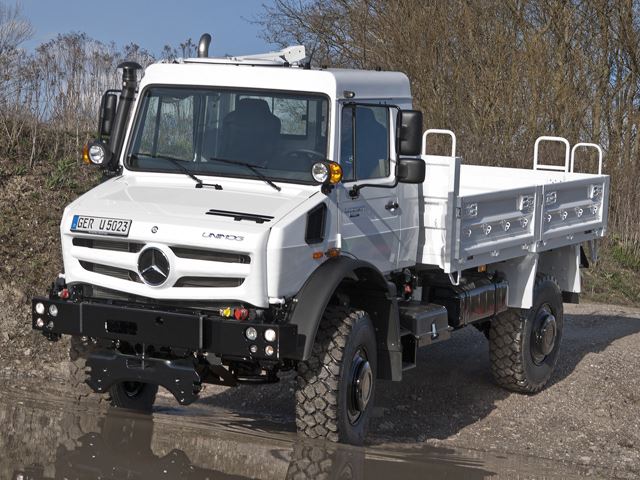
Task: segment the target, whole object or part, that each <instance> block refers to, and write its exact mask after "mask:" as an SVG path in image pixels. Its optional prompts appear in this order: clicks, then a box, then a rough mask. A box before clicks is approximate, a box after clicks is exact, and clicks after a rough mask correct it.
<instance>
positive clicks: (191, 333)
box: [31, 297, 298, 360]
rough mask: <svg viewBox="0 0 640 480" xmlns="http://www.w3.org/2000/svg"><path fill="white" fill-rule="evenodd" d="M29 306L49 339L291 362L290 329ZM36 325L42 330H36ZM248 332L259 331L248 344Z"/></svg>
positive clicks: (130, 310)
mask: <svg viewBox="0 0 640 480" xmlns="http://www.w3.org/2000/svg"><path fill="white" fill-rule="evenodd" d="M38 303H41V304H42V305H43V306H44V310H45V311H44V314H42V315H41V314H38V312H37V310H36V305H37V304H38ZM52 305H55V307H56V308H57V315H55V316H54V315H52V314H51V310H50V309H51V306H52ZM31 307H32V308H31V312H32V327H33V329H34V330H38V331H41V332H42V333H43V334H45V335H47V336H49V337H55V336H58V335H78V336H85V337H92V338H98V339H106V340H113V341H116V340H120V341H123V342H127V343H129V344H131V345H137V344H140V345H146V346H149V345H153V346H154V347H167V348H180V349H185V350H189V351H202V352H210V353H214V354H216V355H220V356H233V357H242V358H253V359H261V360H262V359H265V360H269V359H284V358H288V359H292V358H295V357H296V345H297V342H298V332H297V327H296V326H295V325H277V324H265V323H252V322H246V321H245V322H241V321H236V320H227V319H225V318H222V317H219V316H215V315H209V314H201V313H197V312H193V313H190V312H184V311H183V312H174V311H168V310H162V309H155V308H144V307H141V306H132V305H111V304H106V303H99V302H91V301H83V302H72V301H67V300H58V299H50V298H47V297H37V298H34V299H33V300H32V305H31ZM39 320H40V321H39ZM39 324H40V325H43V326H42V327H39ZM249 327H253V328H255V329H256V330H257V332H258V335H257V338H256V339H255V340H253V341H250V340H248V339H247V338H246V335H245V333H246V331H247V329H248V328H249ZM267 329H272V330H274V331H275V333H276V339H275V341H273V342H267V341H266V340H265V336H264V333H265V331H266V330H267ZM254 345H255V347H254V349H255V350H256V351H255V353H252V352H251V350H250V348H251V347H252V346H254ZM267 346H271V347H273V350H274V352H273V354H272V355H267V354H266V353H265V349H266V348H267Z"/></svg>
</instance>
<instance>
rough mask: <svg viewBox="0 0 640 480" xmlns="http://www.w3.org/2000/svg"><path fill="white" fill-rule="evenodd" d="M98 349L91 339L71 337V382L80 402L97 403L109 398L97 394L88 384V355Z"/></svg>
mask: <svg viewBox="0 0 640 480" xmlns="http://www.w3.org/2000/svg"><path fill="white" fill-rule="evenodd" d="M95 349H96V346H95V344H93V342H91V340H88V339H85V340H83V339H82V337H71V342H70V345H69V364H68V366H69V384H70V387H71V391H72V392H74V396H75V398H76V400H77V401H78V402H85V401H95V403H106V402H108V398H105V396H104V395H98V394H96V393H95V392H94V391H93V390H92V389H91V387H90V386H89V385H87V383H86V380H87V373H86V370H87V366H86V362H87V357H88V356H89V355H90V354H91V353H92V352H93V351H94V350H95Z"/></svg>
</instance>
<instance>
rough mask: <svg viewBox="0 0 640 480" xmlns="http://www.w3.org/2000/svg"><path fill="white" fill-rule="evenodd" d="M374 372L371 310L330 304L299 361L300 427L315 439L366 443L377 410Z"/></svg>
mask: <svg viewBox="0 0 640 480" xmlns="http://www.w3.org/2000/svg"><path fill="white" fill-rule="evenodd" d="M376 373H377V362H376V338H375V332H374V329H373V324H372V323H371V320H370V318H369V315H368V314H367V313H366V312H364V311H362V310H349V309H347V308H344V307H334V306H331V307H327V310H326V311H325V313H324V315H323V318H322V321H321V323H320V327H319V328H318V333H317V335H316V341H315V344H314V347H313V351H312V354H311V358H309V360H307V361H306V362H300V363H299V364H298V379H297V390H296V403H297V405H296V425H297V427H298V431H299V432H301V433H302V434H304V435H306V436H308V437H311V438H326V439H328V440H330V441H334V442H337V441H340V442H344V443H350V444H354V445H360V444H362V443H363V442H364V439H365V436H366V433H367V430H368V427H369V422H370V419H371V411H372V410H373V397H374V393H375V379H376Z"/></svg>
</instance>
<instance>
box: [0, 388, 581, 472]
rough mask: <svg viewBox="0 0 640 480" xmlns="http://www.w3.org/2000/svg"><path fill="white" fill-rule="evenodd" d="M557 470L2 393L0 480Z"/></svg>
mask: <svg viewBox="0 0 640 480" xmlns="http://www.w3.org/2000/svg"><path fill="white" fill-rule="evenodd" d="M561 467H562V466H561V465H549V464H544V463H541V462H540V461H538V460H533V459H513V458H508V457H500V456H488V455H487V454H482V453H479V452H477V451H466V452H461V451H456V450H449V449H434V448H428V449H426V448H424V447H416V446H415V445H413V446H412V445H404V446H403V445H394V446H376V447H375V448H364V449H363V448H354V447H348V446H338V445H334V444H327V443H323V442H306V441H301V439H300V438H298V437H296V435H295V433H294V432H293V431H292V426H291V425H289V424H286V423H283V422H282V421H280V420H278V419H273V418H253V419H252V418H246V417H241V416H238V415H236V414H234V413H232V412H229V411H221V410H214V409H209V410H206V411H204V410H202V409H198V408H195V409H180V408H169V407H161V408H159V409H156V411H155V412H154V415H153V416H152V417H151V416H142V415H137V414H133V413H128V412H124V411H121V410H97V409H96V410H92V409H87V408H86V407H85V408H83V409H79V408H77V407H74V406H73V404H72V403H71V402H69V401H66V400H65V399H64V398H63V397H52V398H44V397H42V396H38V397H37V398H31V397H29V398H27V397H26V394H25V393H23V392H19V391H18V392H16V391H15V390H13V389H12V390H9V391H8V390H7V389H6V388H3V387H0V478H1V479H15V480H36V479H38V480H39V479H69V480H71V479H85V478H87V479H91V478H99V479H147V478H149V479H162V478H167V479H214V478H216V479H218V478H268V479H271V478H277V479H296V480H297V479H304V478H314V479H315V478H335V479H354V480H357V479H363V480H364V479H374V480H375V479H407V478H421V479H422V478H434V479H439V478H446V479H465V480H474V479H484V478H572V477H571V473H577V472H572V471H569V470H566V469H565V468H561Z"/></svg>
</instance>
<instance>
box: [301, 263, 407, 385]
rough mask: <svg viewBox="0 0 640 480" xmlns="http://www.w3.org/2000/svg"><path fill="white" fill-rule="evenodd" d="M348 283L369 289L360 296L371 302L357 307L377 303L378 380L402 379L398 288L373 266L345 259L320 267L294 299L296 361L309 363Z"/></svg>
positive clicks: (374, 319) (375, 325)
mask: <svg viewBox="0 0 640 480" xmlns="http://www.w3.org/2000/svg"><path fill="white" fill-rule="evenodd" d="M345 280H347V281H348V280H353V281H354V282H355V283H356V284H360V283H361V284H364V285H365V286H367V287H369V288H367V289H364V291H363V290H362V289H360V288H358V293H362V295H363V297H366V296H367V294H369V295H370V296H369V301H368V302H367V303H364V304H362V305H357V303H356V305H357V306H361V307H364V306H365V305H366V306H369V305H371V304H372V303H375V304H376V305H375V309H376V314H377V315H375V318H372V321H373V322H374V327H375V330H376V338H377V343H378V360H379V361H378V366H379V367H378V370H379V371H378V377H380V378H389V379H393V380H399V377H401V374H402V348H401V345H400V320H399V316H398V305H397V300H396V287H395V285H394V284H393V283H390V282H388V281H387V280H386V279H385V277H384V275H383V274H382V273H381V272H380V271H379V270H378V269H377V268H376V267H375V266H374V265H372V264H371V263H369V262H365V261H363V260H356V259H353V258H349V257H345V256H340V257H336V258H332V259H330V260H327V261H326V262H324V263H323V264H322V265H320V266H319V267H318V268H317V269H316V270H315V271H314V272H313V273H312V274H311V275H310V276H309V278H308V279H307V281H306V282H305V284H304V285H303V286H302V288H301V289H300V291H299V292H298V294H297V295H296V296H295V297H294V300H293V302H294V307H293V311H292V312H291V314H290V317H289V323H291V324H294V325H296V326H297V327H298V345H297V348H296V357H297V358H296V360H308V359H309V357H310V356H311V351H312V349H313V344H314V342H315V338H316V334H317V332H318V327H319V325H320V322H321V320H322V315H323V313H324V311H325V309H326V308H327V305H328V304H329V301H330V300H331V298H332V297H333V295H334V293H335V292H336V290H337V289H338V287H339V286H340V284H342V283H343V282H344V281H345ZM372 294H373V295H372ZM372 300H373V302H372ZM369 313H370V315H372V314H373V312H369ZM391 372H393V374H392V373H391Z"/></svg>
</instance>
